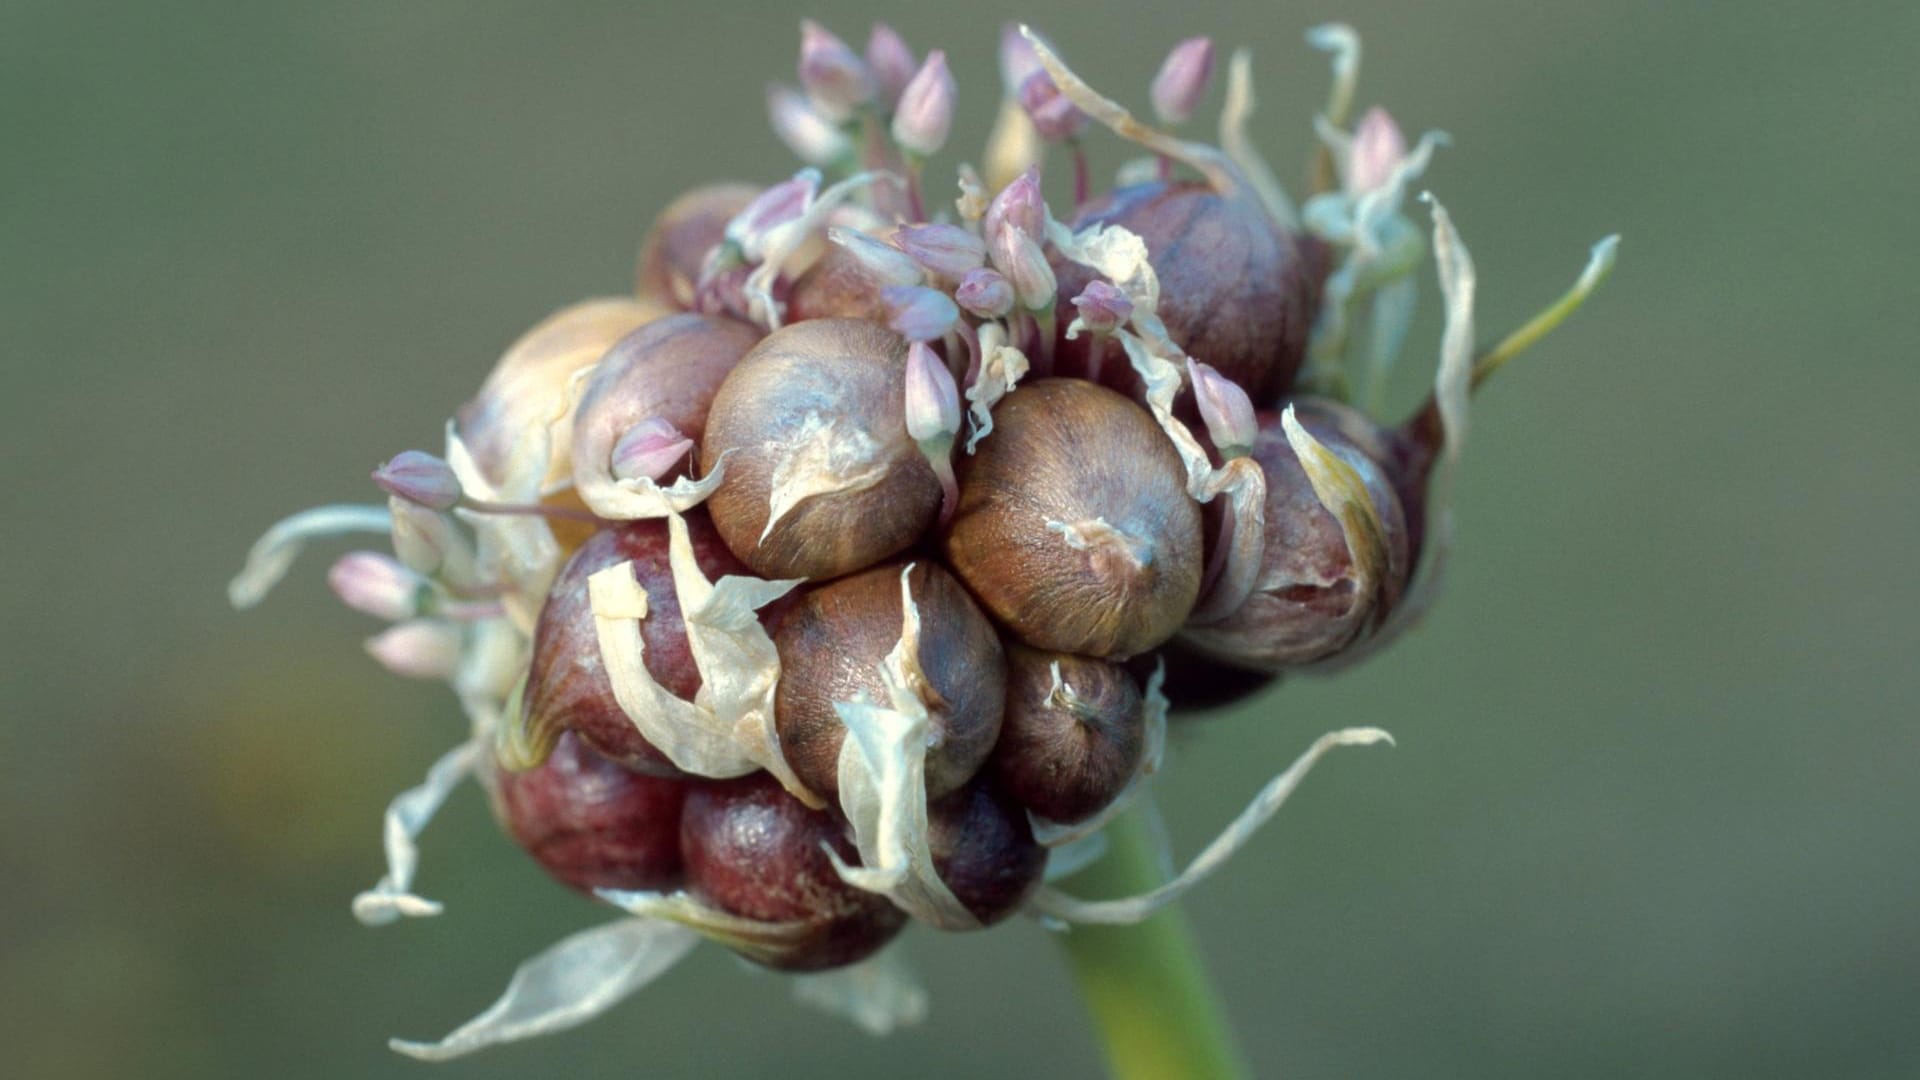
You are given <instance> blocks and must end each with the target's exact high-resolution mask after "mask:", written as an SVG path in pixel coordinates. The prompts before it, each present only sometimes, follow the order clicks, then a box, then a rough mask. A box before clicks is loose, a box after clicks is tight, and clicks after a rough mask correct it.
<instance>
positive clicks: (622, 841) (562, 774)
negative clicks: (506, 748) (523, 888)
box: [495, 734, 687, 893]
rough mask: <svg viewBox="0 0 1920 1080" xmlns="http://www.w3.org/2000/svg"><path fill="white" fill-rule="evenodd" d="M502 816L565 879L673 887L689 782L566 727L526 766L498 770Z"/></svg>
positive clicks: (583, 885) (577, 883)
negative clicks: (610, 752) (624, 758)
mask: <svg viewBox="0 0 1920 1080" xmlns="http://www.w3.org/2000/svg"><path fill="white" fill-rule="evenodd" d="M496 791H497V793H498V794H497V800H496V804H495V805H496V807H497V808H498V810H499V814H500V819H501V823H502V824H503V825H504V826H505V827H506V830H507V832H508V834H510V835H511V836H512V837H513V839H514V841H515V842H516V843H518V844H519V845H520V846H521V847H523V848H525V849H526V851H527V854H529V855H532V856H533V858H534V861H536V862H538V863H539V864H540V865H541V866H543V867H545V868H546V871H547V872H548V873H549V874H552V875H553V876H554V877H555V878H557V879H559V880H560V881H562V882H564V883H566V884H568V885H571V886H573V887H574V888H576V889H579V890H580V891H581V892H589V893H590V892H592V891H593V890H595V889H669V888H672V887H674V886H675V885H676V884H677V883H678V882H679V880H680V807H681V804H682V803H683V802H685V801H686V797H687V785H686V784H685V783H684V782H682V781H679V780H666V779H662V778H660V777H656V776H642V775H641V774H639V773H636V772H631V771H629V770H627V769H623V768H621V767H620V766H619V765H616V764H614V763H613V762H611V761H608V760H607V759H606V758H603V757H601V756H600V755H598V754H596V753H594V752H593V751H592V750H589V749H587V747H586V746H585V745H583V744H582V743H581V742H580V740H578V739H576V738H574V737H573V736H572V735H571V734H562V735H561V736H560V740H559V742H557V743H555V744H554V747H553V753H552V754H550V755H549V756H548V757H547V760H546V761H545V762H544V763H542V764H541V765H540V766H538V767H537V768H533V769H529V770H527V771H526V772H519V773H516V772H509V771H507V770H504V769H502V770H500V771H499V772H498V774H497V777H496Z"/></svg>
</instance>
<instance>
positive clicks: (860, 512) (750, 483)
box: [700, 319, 940, 579]
mask: <svg viewBox="0 0 1920 1080" xmlns="http://www.w3.org/2000/svg"><path fill="white" fill-rule="evenodd" d="M906 355H907V343H906V340H905V339H903V338H901V337H900V336H899V335H898V334H895V333H894V332H892V331H891V330H888V329H886V328H885V327H883V326H877V325H875V324H873V323H870V322H863V321H860V320H857V319H815V320H812V321H810V322H801V323H793V324H791V325H789V326H786V327H783V328H781V329H779V330H776V331H774V332H773V333H772V334H769V335H767V337H766V338H765V339H764V340H763V341H761V342H760V344H759V345H757V346H755V347H754V349H753V351H752V352H750V353H748V354H747V355H746V357H745V358H744V359H742V360H741V361H740V364H739V366H738V367H736V368H734V369H733V374H731V375H729V376H727V380H726V381H725V382H724V383H722V384H721V386H720V392H719V393H718V394H717V395H716V396H715V398H714V401H713V410H712V412H710V413H709V414H708V417H707V431H706V435H707V437H706V440H705V442H703V443H702V444H701V447H700V466H701V469H702V471H704V472H711V471H712V470H713V468H714V467H715V466H716V465H717V464H718V463H719V461H720V457H721V455H722V454H726V455H727V466H726V470H727V471H726V479H725V480H724V481H722V482H721V484H720V487H719V488H718V489H717V490H715V491H714V493H713V496H712V498H711V499H709V500H708V503H707V506H708V509H709V510H710V511H711V512H712V514H713V521H714V524H715V525H716V526H718V527H719V530H720V535H721V536H723V537H725V538H726V541H727V545H728V546H729V547H731V548H732V549H733V552H734V554H736V555H738V556H739V557H740V560H741V561H742V562H744V563H746V564H747V565H748V566H750V567H752V568H753V569H754V571H755V572H756V573H758V574H760V575H761V576H763V577H768V578H816V579H824V578H832V577H838V576H840V575H841V574H846V573H851V572H852V571H855V570H859V569H861V568H863V567H867V566H871V565H873V564H874V563H876V562H879V561H880V560H881V559H884V558H887V557H888V556H890V555H893V554H896V553H898V552H900V551H904V550H906V549H907V548H908V547H909V546H911V545H912V544H913V543H914V542H915V541H916V540H918V539H919V538H920V536H921V534H922V533H924V532H926V530H927V528H928V526H930V525H932V524H933V520H934V517H935V516H936V515H937V514H938V512H939V509H940V481H939V480H938V479H936V478H935V476H934V473H933V468H932V466H930V465H928V464H927V459H926V457H925V456H924V455H923V454H922V453H921V452H920V448H919V447H918V446H917V445H916V444H915V443H914V441H913V438H912V437H911V436H909V435H908V434H907V427H906V419H905V395H906ZM826 477H838V478H840V481H841V482H842V487H841V490H834V491H822V492H821V493H819V494H813V495H809V496H807V497H806V498H804V499H801V500H800V501H798V502H797V503H794V504H793V505H792V506H791V508H790V509H788V510H787V511H786V512H785V514H784V515H782V516H781V517H780V519H779V520H778V521H777V522H776V523H775V524H774V526H773V528H772V530H771V531H768V530H767V522H768V519H769V517H770V516H771V507H770V504H769V500H770V497H771V496H772V495H773V494H775V490H776V485H775V481H776V480H779V479H787V480H793V479H796V478H798V479H800V480H806V479H810V478H826ZM763 534H764V539H763V538H762V537H763Z"/></svg>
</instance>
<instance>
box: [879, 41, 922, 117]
mask: <svg viewBox="0 0 1920 1080" xmlns="http://www.w3.org/2000/svg"><path fill="white" fill-rule="evenodd" d="M919 67H920V63H919V61H917V60H915V59H914V58H913V49H912V48H911V47H910V46H908V45H907V41H906V39H905V38H903V37H901V36H900V34H899V32H898V31H896V30H895V29H894V28H893V27H891V26H888V25H887V24H886V23H883V22H877V23H874V24H873V29H871V30H869V31H868V32H867V70H868V71H870V72H871V73H872V74H873V81H874V83H875V90H876V91H877V92H878V93H879V95H880V103H881V104H882V105H884V106H885V107H886V108H888V109H892V108H894V107H895V106H897V105H898V104H899V102H900V93H901V91H903V90H905V89H906V88H907V83H909V82H911V81H912V80H913V73H914V72H915V71H917V70H919Z"/></svg>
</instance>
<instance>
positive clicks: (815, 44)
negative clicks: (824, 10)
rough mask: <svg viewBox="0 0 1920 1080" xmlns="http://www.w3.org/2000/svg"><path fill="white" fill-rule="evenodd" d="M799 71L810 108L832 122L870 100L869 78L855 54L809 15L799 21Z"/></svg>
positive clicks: (843, 118)
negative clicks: (812, 106) (817, 110)
mask: <svg viewBox="0 0 1920 1080" xmlns="http://www.w3.org/2000/svg"><path fill="white" fill-rule="evenodd" d="M799 73H800V85H801V86H803V87H806V90H807V96H808V97H810V98H812V99H813V105H814V108H816V109H819V110H820V112H821V113H822V114H823V115H825V116H826V117H827V119H829V120H832V121H834V122H835V123H843V122H845V121H846V120H847V119H848V118H849V117H851V116H852V115H853V113H854V110H856V109H858V108H859V107H860V106H862V105H865V104H867V103H868V102H869V101H872V100H873V78H872V76H871V75H869V74H868V72H867V65H866V64H864V63H862V62H861V60H860V56H859V54H858V53H855V52H854V51H853V49H851V48H850V47H848V45H847V43H846V42H844V41H842V40H840V39H839V38H838V37H837V36H835V35H834V33H833V31H831V30H828V29H827V28H826V27H824V26H821V25H820V24H819V23H817V22H814V21H813V20H812V19H802V20H801V21H800V65H799Z"/></svg>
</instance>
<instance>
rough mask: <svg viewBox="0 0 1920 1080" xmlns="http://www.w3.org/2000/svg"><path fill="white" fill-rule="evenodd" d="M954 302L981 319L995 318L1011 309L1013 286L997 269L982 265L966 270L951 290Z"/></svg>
mask: <svg viewBox="0 0 1920 1080" xmlns="http://www.w3.org/2000/svg"><path fill="white" fill-rule="evenodd" d="M953 299H954V302H955V303H957V304H959V305H960V306H961V307H963V308H966V309H967V310H968V311H970V312H972V313H973V314H975V315H978V316H980V317H981V318H983V319H997V318H999V317H1000V316H1002V315H1005V314H1006V313H1007V312H1009V311H1012V310H1013V286H1012V285H1009V284H1007V279H1006V278H1004V277H1002V276H1000V272H999V271H998V270H990V269H987V268H985V267H982V268H981V269H979V270H969V271H967V276H966V277H963V278H961V279H960V286H959V288H956V289H954V290H953Z"/></svg>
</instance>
